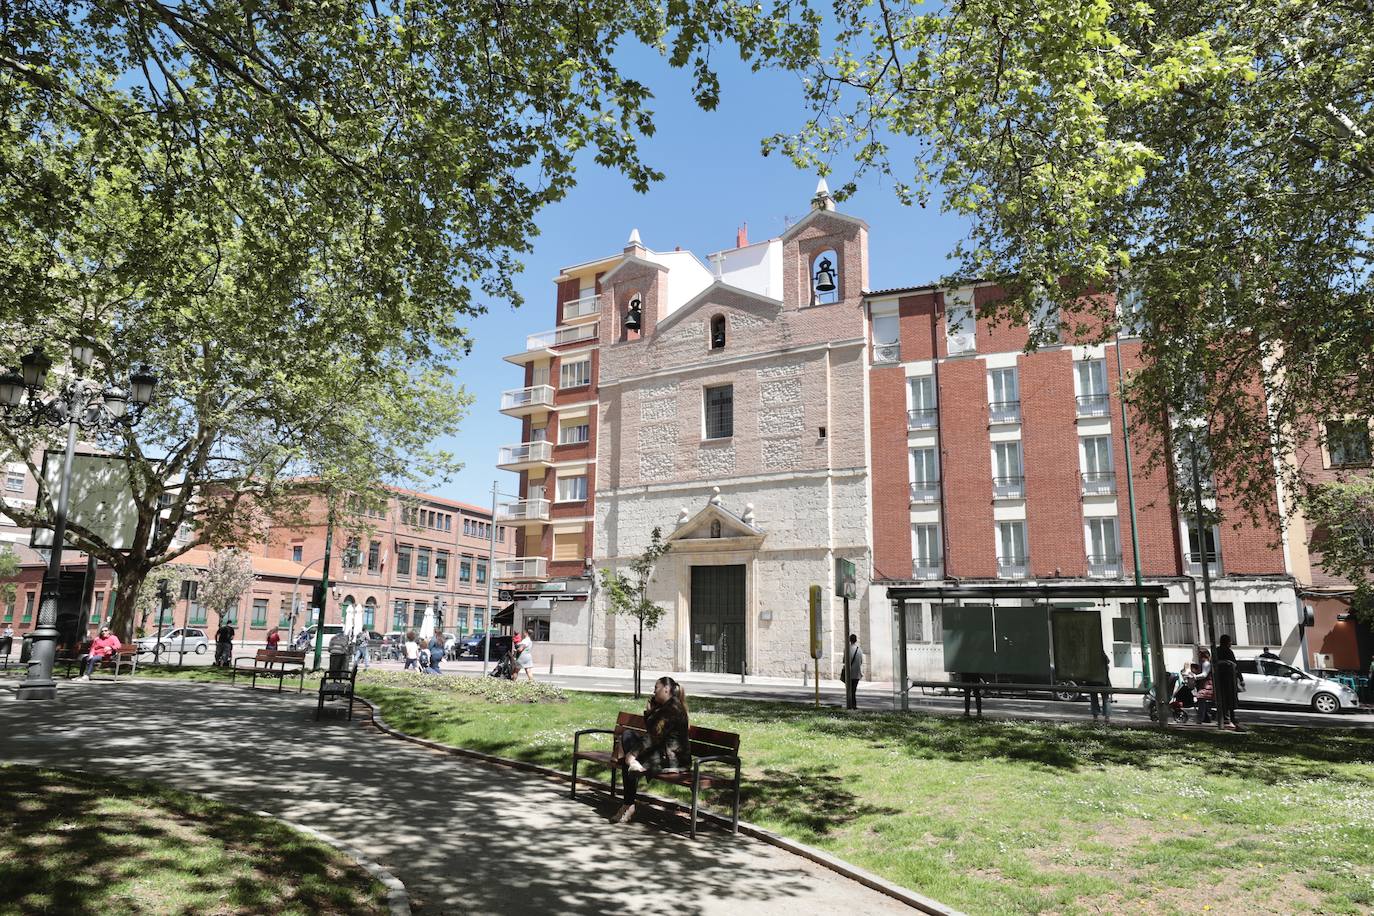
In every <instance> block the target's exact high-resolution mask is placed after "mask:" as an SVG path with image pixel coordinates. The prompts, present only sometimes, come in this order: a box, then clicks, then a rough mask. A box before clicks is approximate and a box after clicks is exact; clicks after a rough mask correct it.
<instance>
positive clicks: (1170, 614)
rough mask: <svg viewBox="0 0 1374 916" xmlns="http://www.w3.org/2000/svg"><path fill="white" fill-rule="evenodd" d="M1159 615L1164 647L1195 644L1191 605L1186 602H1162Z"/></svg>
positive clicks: (1195, 629) (1195, 635)
mask: <svg viewBox="0 0 1374 916" xmlns="http://www.w3.org/2000/svg"><path fill="white" fill-rule="evenodd" d="M1159 615H1160V618H1161V619H1162V620H1163V624H1164V644H1165V645H1166V646H1192V645H1196V644H1197V627H1196V626H1194V623H1193V606H1192V605H1190V604H1188V603H1187V602H1186V601H1164V602H1161V603H1160V605H1159Z"/></svg>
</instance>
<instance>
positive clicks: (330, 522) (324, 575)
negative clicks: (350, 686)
mask: <svg viewBox="0 0 1374 916" xmlns="http://www.w3.org/2000/svg"><path fill="white" fill-rule="evenodd" d="M325 499H326V501H327V503H328V506H329V508H328V510H327V515H326V517H325V529H324V569H323V571H322V572H321V573H320V595H319V599H320V600H319V603H318V607H319V609H320V616H319V620H318V621H317V622H316V625H315V670H316V671H319V670H320V655H321V654H322V653H323V649H324V609H325V606H326V605H327V604H328V603H329V552H330V550H332V549H333V547H334V493H333V491H330V492H329V493H328V494H326V496H325Z"/></svg>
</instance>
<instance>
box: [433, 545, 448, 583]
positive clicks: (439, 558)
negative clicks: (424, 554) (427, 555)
mask: <svg viewBox="0 0 1374 916" xmlns="http://www.w3.org/2000/svg"><path fill="white" fill-rule="evenodd" d="M434 581H435V582H447V581H448V551H447V550H440V551H439V552H438V553H436V554H435V555H434Z"/></svg>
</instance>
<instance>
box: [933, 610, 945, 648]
mask: <svg viewBox="0 0 1374 916" xmlns="http://www.w3.org/2000/svg"><path fill="white" fill-rule="evenodd" d="M930 641H931V642H932V643H936V644H940V643H943V642H944V641H945V623H944V605H942V604H932V605H931V606H930Z"/></svg>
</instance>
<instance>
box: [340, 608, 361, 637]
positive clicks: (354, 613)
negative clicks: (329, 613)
mask: <svg viewBox="0 0 1374 916" xmlns="http://www.w3.org/2000/svg"><path fill="white" fill-rule="evenodd" d="M360 616H361V615H359V613H358V606H357V605H356V604H349V605H346V606H345V607H344V635H345V636H349V637H353V636H356V635H357V633H358V631H359V630H360V629H362V627H361V626H360V624H361V623H362V621H361V620H360V619H359V617H360Z"/></svg>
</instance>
